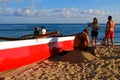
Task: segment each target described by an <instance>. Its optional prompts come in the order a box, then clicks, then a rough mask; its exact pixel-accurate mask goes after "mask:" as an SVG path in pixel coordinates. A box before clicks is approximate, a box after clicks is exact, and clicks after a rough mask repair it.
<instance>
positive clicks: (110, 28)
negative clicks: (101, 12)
mask: <svg viewBox="0 0 120 80" xmlns="http://www.w3.org/2000/svg"><path fill="white" fill-rule="evenodd" d="M114 27H115V23H114V21H113V20H112V16H108V22H107V24H106V30H105V38H106V39H107V46H109V39H111V43H112V46H114Z"/></svg>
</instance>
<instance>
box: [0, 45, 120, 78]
mask: <svg viewBox="0 0 120 80" xmlns="http://www.w3.org/2000/svg"><path fill="white" fill-rule="evenodd" d="M97 52H98V53H99V54H100V55H101V57H100V58H96V57H95V56H93V55H92V54H90V53H88V52H83V51H82V52H81V51H71V52H69V53H68V54H65V55H63V56H60V55H59V56H56V57H53V58H49V59H46V60H43V61H39V62H36V63H34V64H32V65H29V67H28V66H26V67H22V68H19V69H16V70H15V71H14V70H13V71H10V72H8V73H7V72H6V73H3V74H1V76H0V77H1V79H0V80H120V46H115V47H114V48H112V47H109V48H108V47H105V46H98V51H97ZM10 74H11V75H10ZM2 77H3V78H4V79H2Z"/></svg>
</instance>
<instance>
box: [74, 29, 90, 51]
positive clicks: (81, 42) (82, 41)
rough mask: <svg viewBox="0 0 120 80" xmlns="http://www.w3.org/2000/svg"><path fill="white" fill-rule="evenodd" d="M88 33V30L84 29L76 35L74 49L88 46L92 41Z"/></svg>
mask: <svg viewBox="0 0 120 80" xmlns="http://www.w3.org/2000/svg"><path fill="white" fill-rule="evenodd" d="M88 33H89V32H88V30H87V29H84V30H83V32H81V33H78V34H76V35H75V40H74V49H82V50H84V49H85V48H86V47H87V45H88V44H89V43H90V41H89V38H88Z"/></svg>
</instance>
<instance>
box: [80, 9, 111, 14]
mask: <svg viewBox="0 0 120 80" xmlns="http://www.w3.org/2000/svg"><path fill="white" fill-rule="evenodd" d="M82 14H91V15H108V14H109V12H106V11H104V10H101V9H100V10H99V9H97V10H93V9H88V10H84V11H83V12H82Z"/></svg>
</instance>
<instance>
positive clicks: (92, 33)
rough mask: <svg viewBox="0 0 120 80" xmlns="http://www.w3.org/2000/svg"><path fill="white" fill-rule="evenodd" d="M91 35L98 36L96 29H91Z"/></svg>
mask: <svg viewBox="0 0 120 80" xmlns="http://www.w3.org/2000/svg"><path fill="white" fill-rule="evenodd" d="M91 36H92V37H96V38H97V36H98V31H93V30H92V32H91Z"/></svg>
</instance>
